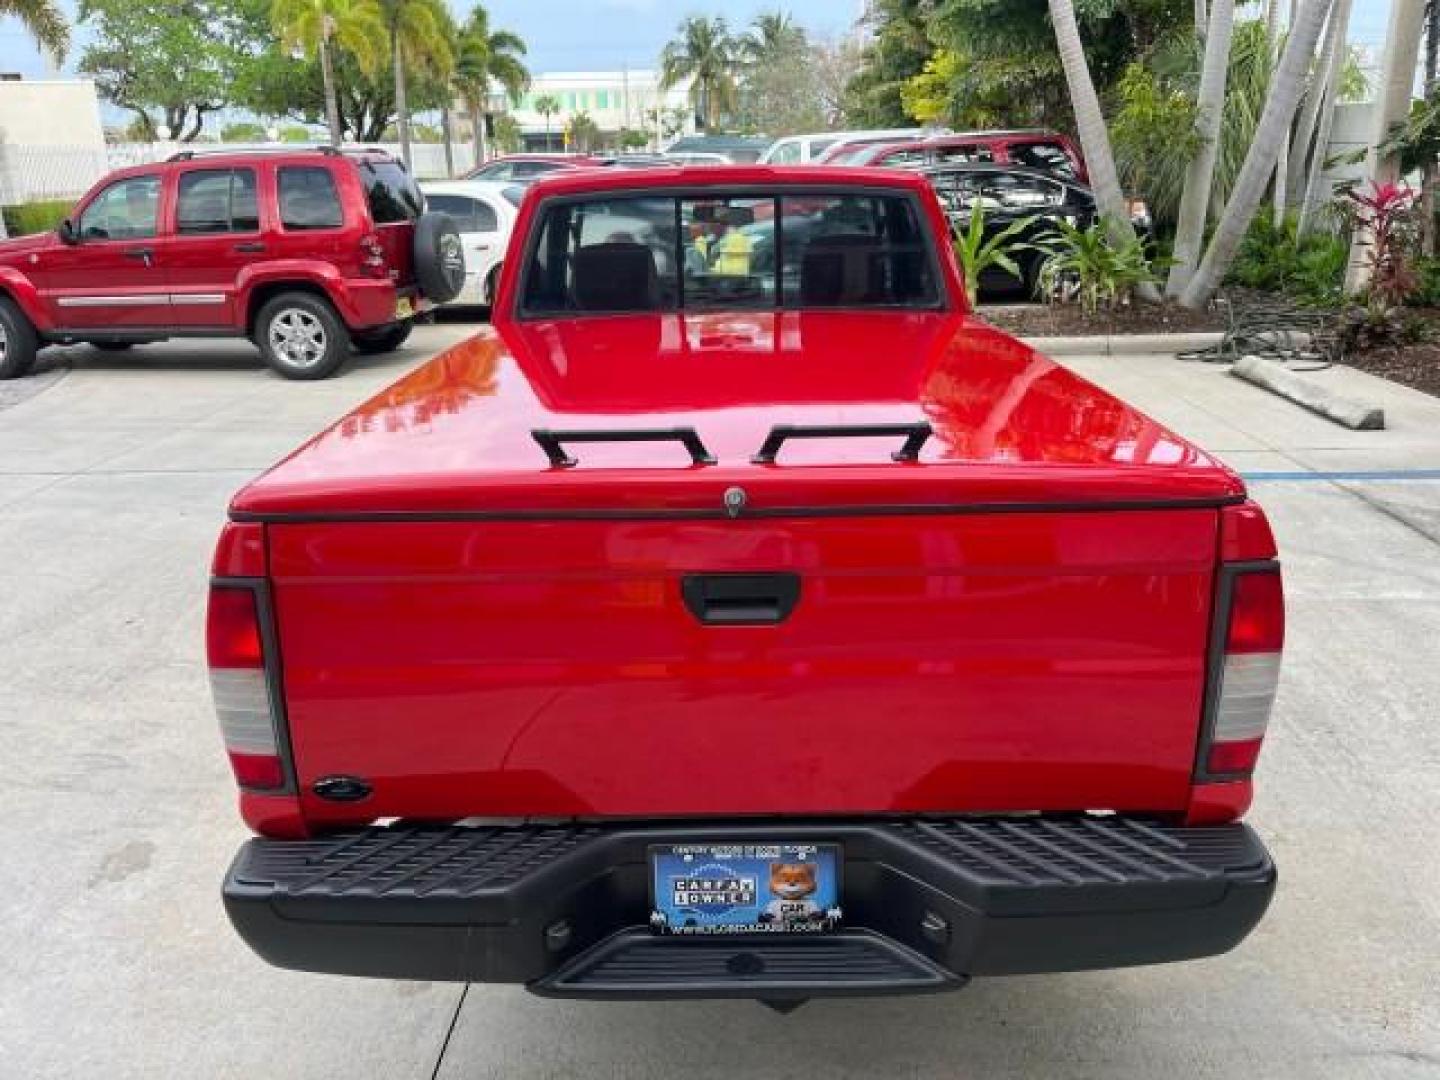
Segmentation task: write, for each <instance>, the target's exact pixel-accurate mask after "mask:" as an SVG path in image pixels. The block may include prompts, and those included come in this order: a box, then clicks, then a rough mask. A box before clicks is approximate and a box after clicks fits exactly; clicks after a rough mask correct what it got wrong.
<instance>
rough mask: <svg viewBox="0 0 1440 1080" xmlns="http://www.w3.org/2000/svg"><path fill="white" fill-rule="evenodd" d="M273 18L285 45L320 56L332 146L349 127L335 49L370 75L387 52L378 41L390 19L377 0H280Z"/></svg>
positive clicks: (310, 55)
mask: <svg viewBox="0 0 1440 1080" xmlns="http://www.w3.org/2000/svg"><path fill="white" fill-rule="evenodd" d="M270 18H271V21H272V23H273V25H274V27H275V33H276V35H277V36H278V37H279V38H280V43H281V46H282V47H283V48H286V49H290V50H296V51H299V52H301V53H304V54H305V55H306V56H309V57H315V58H318V60H319V61H320V73H321V74H320V77H321V79H322V81H323V82H324V85H325V122H326V124H327V125H328V126H329V129H330V143H331V145H333V146H339V145H340V143H341V142H343V141H344V138H345V132H344V129H343V128H342V127H341V124H340V99H339V97H338V95H337V92H336V89H335V62H334V51H335V50H336V49H337V48H339V49H344V50H345V51H346V52H348V53H349V54H350V55H351V56H352V57H353V58H354V60H355V63H356V65H357V66H358V67H359V68H360V70H361V71H362V72H363V73H364V74H366V75H367V76H373V75H374V74H376V73H377V72H378V71H379V70H380V68H381V66H382V65H383V64H384V60H385V56H384V51H383V49H381V48H380V47H379V46H378V44H377V43H378V42H380V41H383V40H384V38H385V21H384V18H383V17H382V15H381V13H380V7H379V5H378V4H377V3H376V0H274V2H273V5H272V7H271V9H270Z"/></svg>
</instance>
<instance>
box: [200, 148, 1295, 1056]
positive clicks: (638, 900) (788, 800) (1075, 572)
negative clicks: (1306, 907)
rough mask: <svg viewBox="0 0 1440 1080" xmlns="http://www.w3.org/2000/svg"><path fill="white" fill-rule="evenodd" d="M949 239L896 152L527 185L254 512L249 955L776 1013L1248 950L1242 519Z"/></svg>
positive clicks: (1264, 857)
mask: <svg viewBox="0 0 1440 1080" xmlns="http://www.w3.org/2000/svg"><path fill="white" fill-rule="evenodd" d="M799 220H805V221H806V222H807V223H808V232H807V239H806V240H805V242H803V243H800V244H796V245H794V246H790V245H789V244H788V242H787V241H785V240H784V239H783V237H782V240H781V243H780V245H779V248H780V250H779V251H778V252H772V258H771V260H770V262H769V264H768V265H766V266H757V265H756V260H755V245H754V243H752V242H751V238H749V237H747V236H746V235H745V233H744V230H745V229H746V228H747V227H748V226H750V225H754V224H756V223H757V222H760V221H769V222H771V223H775V222H778V223H779V229H780V231H781V232H782V234H783V233H784V232H785V231H787V230H788V229H789V228H790V227H791V222H792V221H799ZM620 222H631V223H640V224H627V225H625V226H624V227H622V228H616V225H617V223H620ZM647 223H648V224H647ZM635 229H640V230H641V232H642V233H644V234H645V235H637V234H636V233H635V231H634V230H635ZM947 229H948V223H947V221H946V217H945V214H944V211H943V209H942V207H941V204H940V202H939V200H938V199H937V198H936V195H935V192H934V189H933V188H932V187H931V186H930V184H929V183H928V182H927V181H926V180H925V179H924V178H923V177H921V176H919V175H916V174H914V173H909V172H905V171H903V170H898V169H897V170H889V171H881V170H873V171H871V172H870V173H869V174H867V175H865V176H857V175H856V174H855V173H852V172H845V171H840V170H835V169H823V168H803V167H796V168H788V169H769V168H763V167H760V168H756V167H743V166H734V167H732V168H730V169H724V170H718V169H711V170H701V169H696V170H687V171H666V170H658V169H657V170H650V171H645V172H633V173H617V172H613V171H600V170H597V171H590V172H579V171H575V172H570V173H567V174H566V175H563V176H562V175H556V176H553V177H549V178H546V179H543V180H540V181H537V182H536V183H535V184H534V185H533V186H532V187H531V189H530V191H529V192H528V193H527V196H526V199H525V201H524V203H523V205H522V206H521V208H520V217H519V220H518V221H517V223H516V228H515V235H514V238H513V240H512V243H511V250H512V254H511V255H510V256H509V257H508V258H507V260H506V262H505V268H504V270H503V272H502V274H501V279H500V287H499V296H498V298H497V302H496V305H495V308H494V312H493V322H494V327H495V333H494V334H490V335H486V336H484V337H480V338H475V339H472V340H471V341H467V342H463V343H461V344H459V345H457V346H455V347H454V348H452V349H451V350H450V351H448V352H446V353H442V354H441V355H440V356H438V357H436V358H435V359H434V360H432V361H431V362H430V363H429V364H427V365H425V366H424V367H421V368H419V369H417V370H416V371H415V372H413V373H412V374H411V375H409V376H407V377H406V378H404V379H402V380H401V381H400V382H398V383H396V384H395V385H394V386H393V387H391V388H390V389H389V390H387V391H385V392H383V393H382V394H380V395H379V396H377V397H375V398H373V399H372V400H370V401H368V402H367V403H365V404H364V405H361V406H359V407H358V408H357V409H356V410H355V411H354V412H352V413H351V414H350V415H349V416H347V417H345V418H343V419H341V420H340V421H339V422H338V423H337V424H336V425H335V426H334V427H332V428H331V429H330V430H328V431H326V432H323V433H321V434H320V435H318V436H317V437H315V438H313V439H311V440H310V441H308V442H307V443H306V444H305V445H304V446H303V447H302V448H301V449H300V450H298V451H296V452H295V453H294V454H292V455H290V456H289V457H288V458H286V459H285V460H284V461H283V462H281V463H280V464H279V465H277V466H276V467H274V468H273V469H271V470H270V471H268V472H266V473H265V474H263V475H262V476H261V477H259V478H258V479H255V480H253V481H251V482H250V483H249V484H247V485H246V487H245V488H244V489H243V490H241V491H240V492H239V494H238V495H237V496H236V497H235V499H234V501H233V502H232V504H231V506H230V520H229V522H228V523H227V524H226V525H225V527H224V529H223V531H222V533H221V536H220V540H219V544H218V547H217V549H216V553H215V558H214V564H213V568H214V577H213V579H212V582H211V592H210V605H209V615H208V630H207V635H208V647H209V663H210V668H211V679H212V683H213V686H214V692H215V702H216V706H217V709H218V712H219V719H220V729H221V733H222V736H223V739H224V744H225V747H226V749H227V750H228V752H229V757H230V763H231V766H232V768H233V771H234V774H235V779H236V782H237V783H238V785H239V788H240V811H241V814H242V815H243V817H244V820H245V821H246V822H247V823H248V824H249V825H250V826H251V827H252V828H253V829H255V830H256V831H257V832H259V833H260V834H261V836H260V837H259V838H254V839H250V840H248V841H247V842H245V843H244V845H243V846H242V847H241V849H240V851H239V853H238V855H237V856H236V858H235V861H234V863H233V864H232V866H231V868H230V870H229V871H228V873H227V874H226V877H225V882H224V887H223V895H224V902H225V906H226V909H227V911H228V914H229V917H230V919H231V921H232V923H233V924H234V926H235V928H236V929H237V931H238V932H239V933H240V935H241V936H242V937H243V938H244V939H245V941H246V942H248V943H249V944H250V946H251V947H252V948H253V949H254V950H255V951H256V952H257V953H258V954H259V955H260V956H261V957H263V958H264V959H266V960H268V961H269V962H271V963H272V964H276V965H279V966H281V967H289V968H297V969H301V970H305V971H318V972H336V973H344V974H351V975H370V976H381V977H386V978H397V979H414V980H434V979H441V980H459V981H482V982H504V983H518V984H523V985H525V986H527V987H529V988H530V989H531V990H533V991H535V992H536V993H539V994H544V995H549V996H556V997H572V998H581V999H588V1000H606V999H614V998H658V999H676V998H710V997H731V998H734V997H742V998H758V999H760V1000H762V1001H765V1002H767V1003H769V1004H771V1005H774V1006H775V1007H777V1008H780V1009H783V1010H788V1009H790V1008H793V1007H795V1006H796V1005H797V1004H799V1003H800V1002H802V1001H804V1000H805V999H807V998H813V997H822V996H830V995H850V996H853V995H857V994H887V993H913V992H923V991H935V990H945V989H952V988H956V987H960V986H963V985H964V984H965V983H966V981H967V980H968V979H969V978H971V977H972V976H983V975H999V974H1020V973H1040V972H1057V971H1076V970H1085V969H1091V968H1104V967H1116V966H1123V965H1132V964H1147V963H1156V962H1162V961H1175V960H1185V959H1192V958H1196V957H1202V956H1210V955H1213V954H1217V953H1222V952H1225V951H1226V950H1228V949H1230V948H1232V947H1234V946H1236V945H1237V944H1239V942H1240V941H1241V940H1242V939H1244V938H1245V936H1246V935H1247V934H1248V933H1249V932H1250V930H1251V929H1252V928H1253V927H1254V926H1255V925H1256V923H1257V922H1258V921H1259V920H1260V918H1261V917H1262V915H1263V914H1264V912H1265V909H1266V907H1267V905H1268V903H1269V901H1270V898H1271V895H1272V893H1273V891H1274V888H1275V880H1276V877H1275V867H1274V864H1273V863H1272V861H1271V859H1270V857H1269V855H1268V854H1267V853H1266V850H1265V848H1264V846H1263V845H1262V843H1261V841H1260V839H1259V838H1258V837H1257V836H1256V834H1255V832H1254V831H1252V830H1251V829H1250V828H1249V827H1248V826H1246V825H1245V824H1243V823H1242V822H1241V820H1240V819H1241V818H1242V816H1243V815H1244V813H1245V811H1246V809H1247V808H1248V806H1249V805H1250V801H1251V795H1252V785H1253V779H1252V778H1253V773H1254V770H1255V766H1256V762H1257V757H1258V755H1259V753H1260V747H1261V744H1262V740H1263V739H1264V736H1265V732H1266V725H1267V722H1268V717H1269V708H1270V701H1271V698H1272V695H1273V693H1274V690H1275V685H1276V680H1277V677H1278V671H1279V657H1280V650H1281V644H1282V638H1283V626H1284V609H1283V600H1282V590H1281V582H1280V568H1279V565H1278V563H1277V562H1276V559H1275V556H1276V552H1275V546H1274V540H1273V538H1272V536H1271V532H1270V529H1269V526H1268V525H1267V524H1266V520H1265V516H1264V514H1263V513H1262V511H1261V510H1260V508H1259V507H1258V506H1257V505H1255V504H1254V503H1253V502H1251V501H1249V499H1248V498H1247V494H1246V490H1245V485H1244V482H1243V481H1242V480H1241V478H1240V477H1239V476H1238V475H1237V474H1236V473H1234V472H1232V471H1231V470H1230V469H1229V468H1227V467H1226V466H1225V465H1223V464H1222V463H1221V462H1219V461H1218V460H1217V459H1215V458H1213V457H1211V456H1210V455H1209V454H1207V453H1206V452H1205V451H1203V450H1201V449H1200V448H1199V447H1197V446H1195V445H1193V444H1191V443H1189V442H1187V441H1185V440H1184V439H1182V438H1180V437H1179V436H1177V435H1175V434H1173V433H1172V432H1170V431H1168V430H1167V429H1165V428H1164V427H1162V426H1161V425H1159V424H1158V423H1156V422H1155V421H1154V420H1151V419H1150V418H1149V417H1147V416H1145V415H1144V414H1142V413H1140V412H1138V411H1136V410H1135V409H1133V408H1131V407H1130V406H1128V405H1126V404H1125V403H1124V402H1123V401H1120V400H1118V399H1117V398H1115V397H1113V396H1111V395H1109V394H1108V393H1106V392H1105V391H1104V390H1101V389H1100V388H1099V387H1097V386H1095V385H1094V384H1092V383H1089V382H1087V381H1085V380H1084V379H1082V378H1080V377H1079V376H1078V375H1075V374H1073V373H1072V372H1071V371H1069V370H1068V369H1067V368H1065V367H1063V366H1061V365H1060V364H1057V363H1055V362H1054V361H1052V360H1050V359H1049V358H1047V357H1045V356H1043V355H1041V354H1039V353H1037V352H1036V351H1034V350H1033V349H1031V348H1029V347H1028V346H1026V345H1025V344H1023V343H1022V342H1020V341H1017V340H1015V339H1013V338H1011V337H1008V336H1007V335H1005V334H1004V333H1002V332H1001V331H999V330H997V329H995V328H993V327H990V326H988V325H986V324H985V323H983V322H981V321H979V320H977V319H975V318H974V317H973V316H972V315H971V313H970V312H969V311H968V310H967V306H966V298H965V289H964V283H963V281H962V279H961V276H960V271H959V268H958V266H957V264H956V260H955V257H954V253H953V251H952V250H951V248H950V245H949V244H948V243H946V233H947ZM653 245H660V246H663V247H667V248H668V252H669V254H668V257H667V258H666V259H664V260H663V261H662V260H659V259H657V258H656V257H655V247H654V246H653ZM692 254H695V255H698V256H699V257H700V262H699V263H698V264H695V265H693V267H692V262H693V260H692V259H691V257H690V256H691V255H692ZM790 262H793V263H794V264H795V270H794V273H793V274H791V273H788V272H787V265H786V264H787V263H790ZM682 267H683V268H684V269H683V270H682ZM1193 975H1194V977H1196V978H1198V979H1202V980H1203V979H1208V978H1210V973H1209V969H1208V968H1207V969H1203V970H1200V971H1196V972H1194V973H1193ZM1176 977H1177V976H1175V975H1173V974H1172V975H1171V976H1170V978H1171V979H1174V978H1176ZM1182 977H1183V976H1182ZM1021 1035H1022V1037H1023V1033H1021Z"/></svg>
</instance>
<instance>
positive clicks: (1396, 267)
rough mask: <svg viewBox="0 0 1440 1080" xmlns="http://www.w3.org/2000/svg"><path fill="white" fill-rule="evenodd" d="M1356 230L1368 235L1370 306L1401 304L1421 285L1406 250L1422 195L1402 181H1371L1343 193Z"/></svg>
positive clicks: (1366, 254) (1380, 306)
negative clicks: (1408, 235)
mask: <svg viewBox="0 0 1440 1080" xmlns="http://www.w3.org/2000/svg"><path fill="white" fill-rule="evenodd" d="M1342 198H1343V200H1344V202H1345V204H1346V206H1347V208H1348V210H1349V212H1350V214H1351V215H1352V216H1353V220H1354V222H1355V225H1356V226H1357V228H1356V230H1355V231H1356V232H1357V234H1358V235H1360V236H1363V237H1365V238H1366V240H1365V263H1366V267H1365V268H1366V271H1367V273H1366V280H1367V283H1368V286H1367V290H1366V296H1367V298H1368V300H1369V303H1370V306H1371V307H1375V308H1380V309H1389V308H1394V307H1399V306H1400V305H1401V304H1403V303H1405V301H1406V300H1408V299H1409V297H1410V295H1411V294H1412V293H1413V292H1414V291H1415V289H1416V287H1417V286H1418V285H1419V279H1418V277H1417V276H1416V274H1415V270H1414V267H1413V266H1412V265H1411V260H1410V253H1409V251H1408V250H1407V248H1408V244H1407V243H1406V241H1407V237H1406V235H1405V230H1406V227H1407V225H1408V224H1409V222H1410V217H1411V212H1412V211H1413V210H1414V208H1415V203H1416V201H1417V200H1418V198H1419V195H1418V193H1417V192H1415V191H1414V190H1412V189H1411V188H1409V187H1406V186H1404V185H1402V184H1394V183H1386V184H1376V183H1373V182H1372V183H1371V184H1369V185H1368V186H1367V187H1365V188H1363V189H1353V188H1352V189H1351V190H1349V191H1347V192H1345V193H1344V195H1343V196H1342Z"/></svg>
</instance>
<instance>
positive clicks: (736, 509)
mask: <svg viewBox="0 0 1440 1080" xmlns="http://www.w3.org/2000/svg"><path fill="white" fill-rule="evenodd" d="M748 501H749V496H747V495H746V494H745V489H744V488H742V487H732V488H726V489H725V513H727V514H729V515H730V516H731V517H732V518H736V517H739V516H740V514H741V512H742V511H743V510H744V509H745V504H746V503H747V502H748Z"/></svg>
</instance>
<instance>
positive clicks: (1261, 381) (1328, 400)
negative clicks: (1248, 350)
mask: <svg viewBox="0 0 1440 1080" xmlns="http://www.w3.org/2000/svg"><path fill="white" fill-rule="evenodd" d="M1230 374H1231V375H1234V376H1235V377H1236V378H1238V379H1244V380H1245V381H1246V382H1249V383H1254V384H1255V385H1256V386H1259V387H1263V388H1264V389H1266V390H1269V391H1270V392H1271V393H1273V394H1279V395H1280V396H1281V397H1283V398H1286V399H1288V400H1290V401H1293V402H1295V404H1296V405H1299V406H1301V407H1302V408H1305V409H1309V410H1310V411H1311V412H1313V413H1319V414H1320V415H1321V416H1323V417H1325V419H1327V420H1333V421H1335V423H1337V424H1340V425H1341V426H1342V427H1347V428H1350V429H1351V430H1352V431H1379V430H1382V429H1383V428H1384V427H1385V410H1384V409H1381V408H1378V407H1376V406H1374V405H1370V404H1368V403H1367V402H1364V401H1356V400H1355V399H1354V398H1348V397H1345V396H1343V395H1341V394H1337V393H1335V391H1333V390H1331V389H1330V388H1328V387H1325V386H1321V385H1320V384H1319V383H1316V382H1312V381H1310V380H1309V379H1307V378H1305V377H1304V376H1302V375H1299V374H1297V373H1295V372H1293V371H1291V370H1290V369H1289V368H1287V367H1286V366H1285V365H1284V364H1281V363H1278V362H1276V361H1274V360H1269V359H1266V358H1265V357H1261V356H1242V357H1240V359H1239V360H1236V361H1235V365H1234V366H1233V367H1232V368H1231V369H1230Z"/></svg>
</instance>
